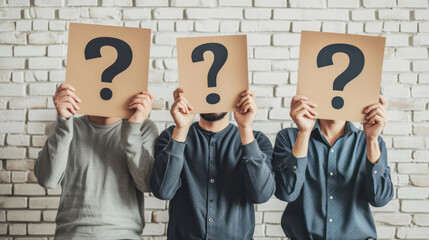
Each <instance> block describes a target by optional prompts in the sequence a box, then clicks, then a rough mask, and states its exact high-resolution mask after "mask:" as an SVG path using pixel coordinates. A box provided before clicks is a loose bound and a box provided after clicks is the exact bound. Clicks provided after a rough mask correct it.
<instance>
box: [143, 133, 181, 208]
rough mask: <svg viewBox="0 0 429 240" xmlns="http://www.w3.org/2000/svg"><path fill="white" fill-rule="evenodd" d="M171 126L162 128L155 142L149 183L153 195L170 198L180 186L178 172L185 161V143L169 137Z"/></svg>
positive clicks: (179, 172) (165, 198)
mask: <svg viewBox="0 0 429 240" xmlns="http://www.w3.org/2000/svg"><path fill="white" fill-rule="evenodd" d="M171 129H172V128H169V129H166V130H164V131H163V132H162V133H161V135H160V136H159V137H158V139H157V141H156V144H155V164H154V167H153V171H152V175H151V178H150V185H151V187H152V190H153V194H154V195H155V197H157V198H159V199H163V200H170V199H172V198H173V197H174V196H175V195H176V192H177V190H178V189H179V188H180V186H181V184H182V182H181V179H180V174H181V172H182V169H183V164H184V161H185V159H184V158H185V157H184V151H185V146H186V143H183V142H177V141H174V140H172V139H171V133H170V132H171V131H170V130H171Z"/></svg>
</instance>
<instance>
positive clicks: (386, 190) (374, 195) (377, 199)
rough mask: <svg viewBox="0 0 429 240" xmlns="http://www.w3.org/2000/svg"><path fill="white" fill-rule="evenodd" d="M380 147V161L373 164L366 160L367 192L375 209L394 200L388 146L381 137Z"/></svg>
mask: <svg viewBox="0 0 429 240" xmlns="http://www.w3.org/2000/svg"><path fill="white" fill-rule="evenodd" d="M378 144H379V146H380V152H381V155H380V159H378V162H377V163H376V164H373V163H372V162H371V161H369V159H368V158H367V159H366V192H367V195H368V201H369V203H370V204H371V205H372V206H374V207H382V206H384V205H386V204H387V203H388V202H389V201H390V200H391V199H392V198H393V192H394V188H393V184H392V180H391V178H390V168H389V166H388V165H387V150H386V144H385V143H384V141H383V139H381V137H380V138H379V140H378Z"/></svg>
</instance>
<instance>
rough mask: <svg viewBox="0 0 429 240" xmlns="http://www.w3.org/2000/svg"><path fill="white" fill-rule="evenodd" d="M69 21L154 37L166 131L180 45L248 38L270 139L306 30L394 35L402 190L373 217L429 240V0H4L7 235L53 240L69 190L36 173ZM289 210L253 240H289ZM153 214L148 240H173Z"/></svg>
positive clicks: (260, 214)
mask: <svg viewBox="0 0 429 240" xmlns="http://www.w3.org/2000/svg"><path fill="white" fill-rule="evenodd" d="M69 22H87V23H97V24H108V25H118V26H130V27H146V28H151V29H152V34H153V41H152V44H151V51H150V53H151V61H152V62H151V64H150V66H151V70H150V77H149V79H150V80H149V81H150V86H149V88H150V90H151V91H152V92H153V93H154V94H155V95H156V96H157V99H156V101H155V103H154V108H155V109H154V111H153V113H152V114H151V118H152V119H153V120H155V121H156V122H157V126H158V127H159V129H160V130H163V129H164V128H165V127H166V126H168V125H170V124H171V123H172V119H171V116H170V114H169V111H168V108H169V107H170V105H171V100H172V98H171V91H172V90H174V89H175V88H176V87H177V61H176V58H175V56H176V37H183V36H195V35H216V34H218V33H219V34H236V33H239V34H248V43H249V49H248V53H249V70H250V73H249V80H250V82H251V89H253V90H254V91H255V92H256V94H257V96H258V98H257V104H258V106H259V108H260V110H259V115H258V117H257V120H256V123H255V124H254V128H255V129H256V130H261V131H264V132H265V133H266V134H267V135H268V136H269V138H270V139H271V140H274V138H275V134H276V133H277V132H278V131H279V130H280V129H281V128H284V127H289V126H291V125H292V121H291V119H290V117H289V113H288V110H289V106H288V105H289V102H290V98H291V97H292V96H293V95H294V93H295V91H296V78H297V66H298V53H299V41H300V31H302V30H316V31H327V32H340V33H357V34H369V35H381V36H386V37H387V43H386V44H387V47H386V51H385V53H386V54H385V61H384V68H383V70H384V72H383V81H382V92H383V94H384V95H385V96H386V97H387V98H388V99H389V102H390V105H389V112H390V120H391V122H390V123H389V125H388V126H387V127H386V129H385V131H384V138H385V140H386V144H387V147H388V149H389V157H390V166H391V169H392V180H393V182H394V183H395V185H396V191H395V199H393V200H392V201H391V202H390V203H389V204H388V205H387V206H385V207H382V208H378V209H376V208H373V211H374V218H375V221H376V223H377V228H378V235H379V237H380V238H382V239H405V238H412V239H429V166H428V164H429V150H428V149H429V137H428V136H429V111H428V107H429V58H428V47H429V1H428V0H171V1H168V0H0V182H1V183H0V195H1V196H0V239H8V240H9V239H21V240H24V239H26V240H29V239H48V237H52V234H53V233H54V229H55V215H56V208H57V206H58V201H59V194H60V192H61V189H60V188H57V189H54V190H45V189H43V188H42V187H40V186H39V185H37V183H36V179H35V177H34V174H33V172H32V169H33V165H34V158H35V157H36V156H37V152H38V151H39V150H40V148H41V147H42V146H43V143H44V141H45V140H46V134H47V133H49V131H50V129H52V127H53V121H54V119H55V114H56V113H55V110H54V108H53V104H52V100H51V96H52V95H53V93H54V91H55V86H56V84H57V83H58V82H61V81H64V76H65V64H66V63H65V55H66V48H67V38H68V33H67V27H68V23H69ZM166 89H167V90H166ZM285 206H286V203H284V202H282V201H279V200H277V199H275V198H273V199H271V200H270V201H269V202H268V203H264V204H261V205H258V206H257V207H256V210H257V211H256V228H255V239H267V240H270V239H272V240H274V239H275V240H279V239H285V237H284V234H283V232H282V230H281V228H280V225H279V223H280V217H281V213H282V210H283V209H284V207H285ZM146 208H147V211H146V215H145V218H146V220H147V222H148V223H147V225H146V228H145V231H144V234H143V239H145V240H161V239H165V233H166V224H167V222H168V211H167V203H166V202H165V201H160V200H157V199H155V198H154V197H153V196H150V195H147V197H146ZM3 236H4V237H3ZM345 238H346V236H345Z"/></svg>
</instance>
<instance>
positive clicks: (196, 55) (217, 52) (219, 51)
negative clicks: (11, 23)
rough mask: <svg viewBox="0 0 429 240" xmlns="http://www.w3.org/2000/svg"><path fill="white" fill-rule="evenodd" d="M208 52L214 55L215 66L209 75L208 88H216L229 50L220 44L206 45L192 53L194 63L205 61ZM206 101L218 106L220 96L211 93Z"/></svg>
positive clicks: (213, 65)
mask: <svg viewBox="0 0 429 240" xmlns="http://www.w3.org/2000/svg"><path fill="white" fill-rule="evenodd" d="M206 51H211V52H212V53H213V55H214V60H213V64H212V66H211V67H210V70H209V72H208V74H207V83H208V87H209V88H210V87H216V78H217V74H218V73H219V71H220V69H221V68H222V67H223V65H224V64H225V62H226V59H227V58H228V50H227V49H226V47H225V46H224V45H222V44H220V43H205V44H202V45H200V46H198V47H196V48H195V49H194V50H193V51H192V62H201V61H204V56H203V55H204V52H206ZM206 101H207V103H209V104H216V103H218V102H219V101H220V96H219V95H218V94H216V93H210V94H209V95H207V97H206Z"/></svg>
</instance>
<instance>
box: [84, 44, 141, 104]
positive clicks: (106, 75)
mask: <svg viewBox="0 0 429 240" xmlns="http://www.w3.org/2000/svg"><path fill="white" fill-rule="evenodd" d="M103 46H111V47H113V48H115V49H116V52H117V53H118V57H117V58H116V61H115V62H114V63H113V64H112V65H110V67H108V68H107V69H106V70H104V72H103V74H102V75H101V81H102V82H109V83H111V82H112V81H113V78H115V77H116V75H118V74H119V73H121V72H123V71H124V70H125V69H127V68H128V67H129V66H130V64H131V60H132V59H133V52H132V50H131V47H130V46H129V45H128V44H127V43H126V42H124V41H122V40H121V39H117V38H112V37H98V38H94V39H92V40H91V41H89V42H88V44H86V47H85V59H86V60H89V59H93V58H99V57H101V53H100V50H101V47H103ZM112 95H113V93H112V90H110V88H103V89H101V91H100V97H101V98H102V99H104V100H109V99H111V98H112Z"/></svg>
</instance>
